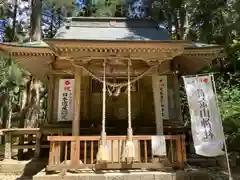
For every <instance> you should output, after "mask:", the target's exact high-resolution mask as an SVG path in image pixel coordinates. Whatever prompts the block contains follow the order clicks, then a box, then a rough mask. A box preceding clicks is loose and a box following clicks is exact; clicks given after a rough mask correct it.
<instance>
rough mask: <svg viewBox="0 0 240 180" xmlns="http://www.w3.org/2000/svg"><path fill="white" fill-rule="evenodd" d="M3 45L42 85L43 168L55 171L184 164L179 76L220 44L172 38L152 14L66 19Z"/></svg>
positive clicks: (208, 59) (198, 66)
mask: <svg viewBox="0 0 240 180" xmlns="http://www.w3.org/2000/svg"><path fill="white" fill-rule="evenodd" d="M0 50H1V51H3V52H5V53H8V54H10V55H11V56H13V57H15V59H16V62H17V63H18V64H19V65H20V66H21V67H22V68H24V69H25V70H27V71H29V72H30V73H31V74H32V75H33V76H35V77H36V78H37V79H39V80H41V81H42V82H43V83H45V84H46V85H47V87H48V108H47V123H46V124H43V125H41V127H40V131H41V130H45V131H49V136H48V141H50V150H49V151H50V153H49V164H48V168H47V169H48V170H60V169H63V168H65V169H70V168H100V169H101V168H103V169H121V168H130V169H131V168H161V167H162V166H163V165H162V163H160V162H161V161H160V162H159V161H156V160H154V159H156V158H155V157H156V156H157V157H162V156H166V157H167V158H168V160H169V162H170V166H171V167H177V168H183V167H184V161H186V150H185V140H184V128H183V119H182V116H181V109H180V95H179V74H181V75H187V74H196V73H197V72H199V71H200V70H202V69H203V68H204V67H206V66H209V65H210V64H211V63H212V61H213V60H216V59H218V58H220V57H221V56H222V54H221V52H222V50H223V48H222V47H220V46H217V45H216V46H215V45H204V44H198V43H193V42H189V41H180V40H178V41H176V40H172V39H171V38H170V37H169V36H168V32H167V30H165V29H164V28H162V27H161V26H159V25H158V24H157V23H156V22H154V21H151V20H130V19H124V18H70V19H68V21H67V22H66V23H65V24H64V25H63V26H62V27H61V28H60V29H59V30H58V31H57V33H56V35H55V37H54V38H53V39H45V40H43V41H42V42H30V43H25V44H12V43H11V44H9V43H2V44H0ZM50 132H54V133H50ZM153 141H154V143H153ZM128 142H131V143H129V144H131V145H129V146H127V145H126V147H127V148H129V147H130V149H131V148H132V149H134V152H132V154H131V153H130V155H129V154H128V156H130V157H131V158H132V160H131V161H130V162H129V159H128V158H126V159H128V160H126V159H125V158H123V156H124V155H123V154H124V153H123V151H124V146H125V144H128ZM160 142H161V143H160ZM159 144H160V145H159ZM161 144H162V145H161ZM158 145H159V146H158ZM132 146H134V148H133V147H132ZM161 146H165V147H161ZM101 148H102V149H101ZM104 148H105V150H104ZM153 148H155V150H154V151H153ZM99 149H101V150H99ZM106 149H107V150H106ZM101 153H105V155H102V157H100V158H98V156H101V155H99V154H101ZM128 153H129V152H128ZM160 153H162V154H160ZM106 154H107V155H106ZM125 155H126V154H125ZM69 161H70V163H69ZM102 162H104V163H102Z"/></svg>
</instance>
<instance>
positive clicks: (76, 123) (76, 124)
mask: <svg viewBox="0 0 240 180" xmlns="http://www.w3.org/2000/svg"><path fill="white" fill-rule="evenodd" d="M81 80H82V68H81V67H77V66H76V67H75V86H74V108H73V109H74V112H73V115H74V116H73V121H72V135H73V136H79V133H80V131H79V129H80V110H81V83H82V82H81Z"/></svg>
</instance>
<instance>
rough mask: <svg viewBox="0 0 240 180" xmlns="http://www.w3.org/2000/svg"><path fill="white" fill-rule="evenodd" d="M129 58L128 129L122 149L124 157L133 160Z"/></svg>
mask: <svg viewBox="0 0 240 180" xmlns="http://www.w3.org/2000/svg"><path fill="white" fill-rule="evenodd" d="M130 63H131V62H130V60H129V61H128V86H127V88H128V129H127V142H126V146H125V151H124V157H125V159H126V160H127V161H130V160H131V161H133V159H134V157H135V146H134V143H133V140H132V137H133V130H132V118H131V116H132V114H131V81H130Z"/></svg>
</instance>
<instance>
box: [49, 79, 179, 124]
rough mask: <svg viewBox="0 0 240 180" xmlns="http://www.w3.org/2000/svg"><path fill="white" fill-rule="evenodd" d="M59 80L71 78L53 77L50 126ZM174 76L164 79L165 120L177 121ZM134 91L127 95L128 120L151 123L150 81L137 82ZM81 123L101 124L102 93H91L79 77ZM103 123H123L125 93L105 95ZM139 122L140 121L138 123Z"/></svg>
mask: <svg viewBox="0 0 240 180" xmlns="http://www.w3.org/2000/svg"><path fill="white" fill-rule="evenodd" d="M60 78H73V77H72V76H60V75H58V76H54V80H53V81H54V93H53V104H52V106H53V112H52V123H56V122H57V108H58V86H59V79H60ZM174 83H175V80H174V77H172V76H171V75H170V76H169V78H168V99H169V103H168V104H169V115H170V117H169V119H176V118H178V110H177V109H178V107H177V106H178V105H177V103H175V102H176V98H177V97H178V96H179V95H178V94H176V91H178V89H176V88H174V87H175V84H174ZM137 86H138V87H137V89H138V90H137V91H135V92H132V93H131V97H132V101H131V103H132V104H131V107H132V119H133V121H135V123H139V124H154V123H155V113H154V104H153V102H154V101H153V91H152V78H151V76H145V77H143V78H142V79H140V80H139V81H138V82H137ZM81 94H82V98H81V103H82V110H81V121H87V120H90V121H94V122H99V123H101V119H102V92H101V89H100V91H99V92H94V93H93V92H92V78H91V77H89V76H83V81H82V86H81ZM106 110H107V112H106V117H107V121H114V120H119V121H126V123H127V114H128V112H127V93H120V95H119V96H117V97H113V96H109V95H108V94H107V103H106ZM139 121H140V122H139Z"/></svg>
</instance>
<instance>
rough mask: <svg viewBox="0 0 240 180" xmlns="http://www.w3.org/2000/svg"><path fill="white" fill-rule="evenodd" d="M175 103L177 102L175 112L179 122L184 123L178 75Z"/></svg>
mask: <svg viewBox="0 0 240 180" xmlns="http://www.w3.org/2000/svg"><path fill="white" fill-rule="evenodd" d="M173 81H174V102H175V108H176V109H175V110H176V118H177V120H179V121H180V122H182V123H183V119H182V113H181V101H180V93H179V90H180V84H179V80H178V78H177V75H175V76H174V79H173Z"/></svg>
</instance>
